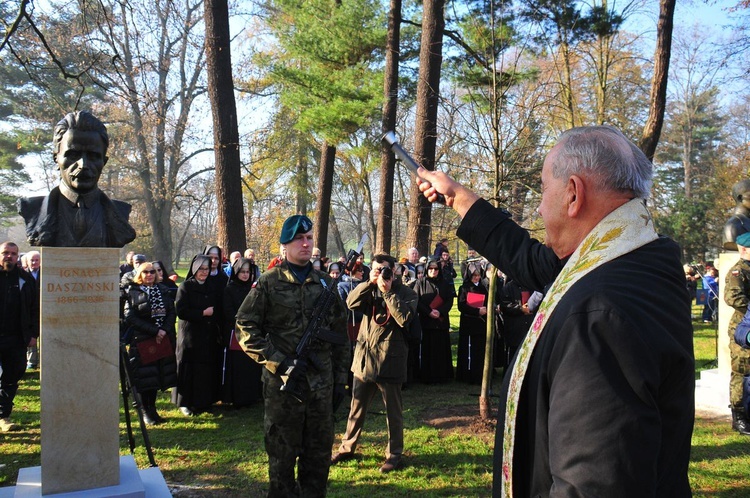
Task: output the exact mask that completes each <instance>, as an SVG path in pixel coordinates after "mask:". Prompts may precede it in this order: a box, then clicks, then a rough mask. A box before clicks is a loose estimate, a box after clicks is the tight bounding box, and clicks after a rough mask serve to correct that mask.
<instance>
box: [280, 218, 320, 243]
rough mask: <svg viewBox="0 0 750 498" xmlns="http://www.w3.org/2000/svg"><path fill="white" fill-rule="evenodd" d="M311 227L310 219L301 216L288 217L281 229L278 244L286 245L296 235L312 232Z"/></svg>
mask: <svg viewBox="0 0 750 498" xmlns="http://www.w3.org/2000/svg"><path fill="white" fill-rule="evenodd" d="M312 226H313V224H312V221H310V218H308V217H307V216H305V215H303V214H295V215H294V216H290V217H289V218H287V219H286V221H284V225H283V226H282V227H281V236H280V237H279V243H280V244H288V243H289V242H291V241H292V239H294V236H295V235H297V234H298V233H307V232H309V231H310V230H312Z"/></svg>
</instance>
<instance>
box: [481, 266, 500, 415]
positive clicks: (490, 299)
mask: <svg viewBox="0 0 750 498" xmlns="http://www.w3.org/2000/svg"><path fill="white" fill-rule="evenodd" d="M491 268H492V275H491V276H490V288H489V290H488V292H487V315H486V316H487V329H486V334H485V350H484V370H483V372H482V387H481V389H480V392H481V394H480V396H479V416H480V417H481V418H482V420H488V419H490V418H491V417H492V403H491V402H490V394H491V393H492V389H491V387H492V372H493V371H494V369H493V368H492V367H493V362H494V360H493V353H494V350H495V326H496V325H495V321H496V319H497V316H496V315H495V296H496V295H497V269H496V268H495V267H494V266H492V267H491Z"/></svg>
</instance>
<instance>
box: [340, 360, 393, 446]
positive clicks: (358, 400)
mask: <svg viewBox="0 0 750 498" xmlns="http://www.w3.org/2000/svg"><path fill="white" fill-rule="evenodd" d="M378 391H380V394H381V396H382V397H383V404H384V405H385V412H386V421H387V423H388V446H387V447H386V449H385V457H386V459H388V458H391V457H394V458H400V457H401V455H402V454H403V452H404V413H403V403H402V401H401V383H400V382H399V383H392V382H366V381H364V380H362V379H360V378H358V377H357V376H356V375H355V376H354V384H353V385H352V404H351V407H350V409H349V419H348V420H347V423H346V433H345V434H344V438H343V439H342V440H341V446H340V447H339V452H341V453H352V452H354V450H355V448H356V447H357V441H358V440H359V436H360V435H361V434H362V428H363V427H364V425H365V415H366V414H367V409H368V408H369V406H370V402H372V400H373V398H374V397H375V394H376V393H377V392H378Z"/></svg>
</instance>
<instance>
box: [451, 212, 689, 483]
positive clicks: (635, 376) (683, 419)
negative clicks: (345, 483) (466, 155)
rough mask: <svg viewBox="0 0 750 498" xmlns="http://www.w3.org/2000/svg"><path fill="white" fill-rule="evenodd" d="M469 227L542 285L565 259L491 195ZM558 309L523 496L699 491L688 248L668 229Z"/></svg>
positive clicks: (537, 361)
mask: <svg viewBox="0 0 750 498" xmlns="http://www.w3.org/2000/svg"><path fill="white" fill-rule="evenodd" d="M458 235H459V237H461V238H462V239H464V240H465V241H466V242H467V243H469V244H470V245H471V246H473V247H475V248H477V250H478V251H479V252H480V253H481V254H483V255H485V256H486V257H487V259H488V260H489V261H491V262H492V263H493V264H495V265H497V266H498V267H499V268H500V269H502V270H503V271H504V272H506V273H508V274H510V275H511V276H512V278H514V279H515V280H517V281H518V282H519V283H520V284H521V285H522V286H525V287H527V288H530V289H536V290H542V289H543V288H544V286H545V285H546V284H547V283H549V282H552V281H553V280H554V278H555V276H556V274H557V273H558V272H559V271H560V269H561V267H562V265H563V263H564V261H561V260H559V259H558V258H557V257H556V256H555V254H554V253H553V252H552V250H551V249H549V248H547V247H546V246H544V245H542V244H541V243H539V242H538V241H536V240H533V239H531V238H530V237H529V236H528V233H527V232H526V231H525V230H524V229H522V228H520V227H518V225H516V224H515V223H513V222H512V221H511V220H510V217H509V216H508V215H507V213H504V212H502V211H500V210H497V209H495V208H493V207H492V206H491V205H490V204H489V203H487V202H486V201H483V200H480V201H478V202H477V203H475V204H474V205H473V206H472V207H471V209H470V210H469V212H468V213H467V214H466V216H465V217H464V219H463V221H462V223H461V226H460V227H459V230H458ZM553 313H554V314H553V315H552V316H551V317H550V318H549V319H548V321H547V324H546V326H545V329H544V332H543V333H542V335H541V337H540V339H539V342H538V343H537V346H536V348H535V350H534V353H533V355H532V357H531V362H530V363H529V367H528V371H527V374H526V377H525V378H524V383H523V389H522V391H521V397H520V400H519V403H518V406H517V410H518V412H517V427H516V440H515V448H516V451H515V453H514V460H513V469H514V470H513V482H514V494H515V496H550V495H554V496H607V497H619V496H622V497H632V496H690V485H689V482H688V474H687V471H688V463H689V460H690V443H691V436H692V429H693V417H694V389H695V380H694V360H693V342H692V340H693V337H692V326H691V323H690V303H689V299H688V295H687V290H686V289H685V281H684V274H683V271H682V266H681V264H680V250H679V247H678V246H677V245H676V244H675V243H674V242H673V241H671V240H669V239H667V238H663V237H662V238H659V239H657V240H655V241H653V242H651V243H649V244H647V245H645V246H643V247H641V248H639V249H636V250H635V251H632V252H630V253H628V254H625V255H623V256H620V257H619V258H617V259H615V260H613V261H610V262H608V263H606V264H604V265H602V266H601V267H599V268H597V269H595V270H593V271H591V272H590V273H588V274H587V275H585V276H584V277H583V278H581V280H579V281H578V282H577V283H575V284H574V285H573V286H572V287H571V288H570V289H569V290H568V292H567V293H566V294H565V295H564V297H563V298H562V299H561V300H560V302H559V303H558V305H557V307H556V308H555V310H554V312H553ZM508 379H509V376H506V378H505V382H504V385H503V389H502V392H501V404H500V412H499V414H498V432H497V440H496V442H495V448H496V452H495V462H494V472H495V476H494V483H495V489H494V495H495V496H499V491H500V483H501V472H502V463H503V462H502V451H501V449H502V429H503V422H502V421H503V420H504V418H505V401H506V399H507V394H508V385H507V383H508Z"/></svg>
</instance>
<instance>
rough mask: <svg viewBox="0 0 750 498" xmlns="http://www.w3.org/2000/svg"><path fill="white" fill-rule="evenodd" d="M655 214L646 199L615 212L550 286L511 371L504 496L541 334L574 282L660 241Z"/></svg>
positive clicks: (509, 485) (509, 491) (508, 491)
mask: <svg viewBox="0 0 750 498" xmlns="http://www.w3.org/2000/svg"><path fill="white" fill-rule="evenodd" d="M657 237H658V235H657V234H656V231H655V230H654V224H653V221H652V220H651V215H650V214H649V212H648V210H647V209H646V206H645V201H644V200H643V199H633V200H631V201H629V202H627V203H625V204H623V205H622V206H620V207H619V208H617V209H615V210H614V211H612V212H611V213H610V214H608V215H607V216H606V217H604V219H602V220H601V221H600V222H599V224H598V225H596V226H595V227H594V229H593V230H592V231H591V232H590V233H589V234H588V235H587V236H586V238H585V239H584V240H583V242H581V244H580V245H579V246H578V248H577V249H576V250H575V252H574V253H573V254H572V255H571V256H570V259H569V260H568V262H567V263H566V264H565V266H564V267H563V269H562V271H561V272H560V274H559V275H558V276H557V278H556V279H555V281H554V283H553V284H552V287H550V289H549V291H548V292H547V295H546V296H545V297H544V300H543V301H542V304H541V305H540V306H539V310H538V311H537V314H536V318H535V319H534V323H533V324H532V325H531V328H530V329H529V332H528V333H527V334H526V338H525V339H524V341H523V344H521V347H520V349H519V351H518V356H517V357H516V362H515V364H514V365H513V371H512V372H511V378H510V385H509V387H508V399H507V401H506V405H505V427H504V430H503V468H502V496H503V497H506V498H509V497H512V496H513V447H514V443H515V438H516V416H517V412H516V410H517V408H518V400H519V398H520V396H521V387H522V385H523V379H524V377H525V375H526V371H527V369H528V366H529V361H530V360H531V355H532V353H533V352H534V347H535V346H536V344H537V342H538V340H539V337H540V336H541V335H542V331H543V330H544V327H545V325H546V324H547V320H548V319H549V317H550V316H551V315H552V313H553V312H554V310H555V307H556V306H557V303H559V302H560V300H561V299H562V298H563V296H564V295H565V293H566V292H567V291H568V289H570V288H571V287H572V286H573V284H575V283H576V282H578V281H579V280H580V279H581V278H583V277H584V276H585V275H586V274H588V273H589V272H590V271H593V270H594V269H596V268H598V267H599V266H601V265H603V264H605V263H607V262H609V261H612V260H614V259H615V258H618V257H620V256H622V255H624V254H627V253H629V252H631V251H634V250H636V249H638V248H639V247H641V246H644V245H646V244H648V243H649V242H652V241H654V240H656V239H657Z"/></svg>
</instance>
